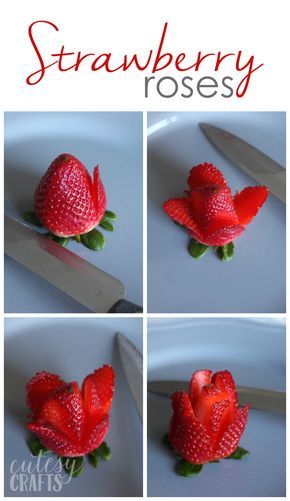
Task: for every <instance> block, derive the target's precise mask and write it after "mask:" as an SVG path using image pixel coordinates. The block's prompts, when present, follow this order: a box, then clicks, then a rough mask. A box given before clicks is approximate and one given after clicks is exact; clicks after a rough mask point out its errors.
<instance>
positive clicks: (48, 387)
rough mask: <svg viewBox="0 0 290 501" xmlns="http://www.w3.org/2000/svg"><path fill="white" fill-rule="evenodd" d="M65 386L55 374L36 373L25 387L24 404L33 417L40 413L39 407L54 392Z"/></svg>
mask: <svg viewBox="0 0 290 501" xmlns="http://www.w3.org/2000/svg"><path fill="white" fill-rule="evenodd" d="M64 385H65V382H64V381H62V379H60V377H59V376H58V375H57V374H51V373H50V372H46V371H43V372H37V373H36V374H35V376H34V377H33V378H32V379H30V381H29V382H28V384H27V385H26V403H27V406H28V407H29V408H30V409H31V410H32V412H33V414H34V416H37V414H38V413H39V412H40V410H41V407H42V405H43V403H44V401H45V400H46V398H48V397H49V396H50V395H51V394H52V393H53V392H54V391H55V390H57V389H58V388H61V387H62V386H64Z"/></svg>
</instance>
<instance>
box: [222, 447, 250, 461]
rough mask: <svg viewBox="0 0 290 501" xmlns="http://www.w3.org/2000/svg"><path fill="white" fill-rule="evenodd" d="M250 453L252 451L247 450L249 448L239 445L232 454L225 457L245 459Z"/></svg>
mask: <svg viewBox="0 0 290 501" xmlns="http://www.w3.org/2000/svg"><path fill="white" fill-rule="evenodd" d="M248 454H250V452H249V451H247V449H244V448H243V447H240V446H238V447H237V448H236V450H235V451H234V452H233V453H232V454H231V455H230V456H228V457H227V458H225V459H238V460H241V459H243V457H245V456H248Z"/></svg>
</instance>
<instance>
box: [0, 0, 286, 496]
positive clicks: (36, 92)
mask: <svg viewBox="0 0 290 501" xmlns="http://www.w3.org/2000/svg"><path fill="white" fill-rule="evenodd" d="M287 4H288V2H287V1H286V0H285V1H284V0H271V1H268V0H264V1H262V0H243V1H242V2H238V1H234V0H198V1H195V0H179V1H177V0H175V1H170V0H155V1H150V0H146V1H137V0H135V1H133V0H115V1H112V0H111V1H109V0H107V1H104V0H102V1H100V0H91V1H89V0H81V1H78V2H75V1H72V0H71V1H68V0H57V1H56V0H49V1H48V0H45V1H40V0H38V1H35V0H24V1H22V0H19V1H16V0H10V1H6V2H5V12H4V15H2V16H1V18H2V28H1V38H2V40H1V49H2V56H1V63H2V64H1V66H2V68H1V70H2V71H1V73H2V78H1V87H2V89H1V97H0V99H1V110H2V111H4V110H6V111H8V110H9V111H12V110H15V111H21V110H27V111H33V110H74V111H76V110H83V111H84V110H91V111H98V110H105V111H106V110H114V111H118V110H120V111H121V110H126V111H129V110H144V111H146V110H191V111H194V110H213V111H215V110H223V111H225V110H241V111H242V110H247V111H254V110H268V111H270V110H273V111H274V110H275V111H285V110H287V109H288V104H287V103H288V94H289V79H288V76H287V74H288V66H289V56H288V52H289V49H288V51H287V44H288V36H287V34H288V33H289V16H288V15H287ZM2 10H4V2H2ZM38 19H47V20H50V21H51V22H53V23H55V24H56V25H57V26H58V27H59V30H60V31H59V33H55V32H54V31H53V30H50V29H46V30H45V29H43V28H42V33H43V35H41V44H40V45H41V50H42V52H45V53H50V52H54V51H55V50H56V49H59V47H60V45H61V44H62V43H64V45H65V46H66V48H67V49H69V50H74V51H78V50H83V51H85V52H91V51H92V52H96V54H98V53H101V52H106V51H110V52H113V53H114V57H116V61H117V62H118V61H119V57H121V56H122V55H124V54H125V53H129V54H131V53H133V52H137V53H141V51H143V50H146V51H149V50H150V49H151V48H153V47H154V48H155V49H156V47H157V45H158V43H159V40H160V36H161V32H162V27H163V24H164V22H166V21H168V22H169V28H168V33H167V42H166V44H165V48H166V49H168V50H170V51H171V52H174V53H176V54H178V53H179V52H186V53H188V54H190V53H192V54H193V55H196V53H197V52H198V51H199V50H202V51H208V52H211V51H213V52H215V51H218V50H221V51H225V52H232V51H233V52H236V51H238V50H240V49H242V50H244V51H247V53H248V54H249V55H251V54H254V55H255V58H256V61H257V62H258V63H259V64H260V63H261V62H263V63H264V66H263V68H262V69H260V70H258V71H257V72H256V73H254V75H253V77H252V81H251V84H250V88H249V90H248V92H247V94H246V96H245V97H244V98H242V99H235V98H232V99H223V98H218V97H215V98H212V99H202V98H200V97H199V96H198V95H197V93H195V94H194V96H193V97H192V98H190V99H184V98H181V97H174V98H172V99H161V98H160V97H158V96H157V95H155V97H154V98H151V99H147V100H146V99H145V98H144V76H145V74H142V73H139V72H136V71H132V70H129V71H128V72H126V73H122V72H117V73H114V74H110V75H107V74H105V73H104V72H103V71H102V72H96V73H92V72H90V71H89V70H88V69H87V68H88V66H84V68H86V69H82V70H80V71H78V72H77V73H75V72H67V73H61V74H60V73H59V72H57V71H55V67H52V68H50V69H49V70H48V73H47V75H46V77H45V78H44V80H43V81H42V82H41V83H40V84H38V85H36V86H27V85H26V83H25V79H26V77H27V75H28V74H30V73H31V72H32V71H33V70H35V69H36V68H37V66H36V65H37V64H38V63H37V60H36V56H35V54H34V51H33V49H32V47H31V44H30V42H29V40H28V35H27V29H28V25H29V24H30V23H31V22H33V21H35V20H38ZM45 31H46V32H47V34H46V35H44V33H45ZM288 47H289V45H288ZM146 53H147V52H146ZM229 72H232V66H231V65H230V67H227V66H226V65H225V74H227V73H229ZM146 74H147V72H146ZM165 74H171V75H172V74H173V73H171V71H170V72H169V71H166V72H160V74H159V75H160V76H164V75H165ZM193 76H194V77H195V75H193ZM200 76H203V75H202V74H201V75H200ZM2 122H3V121H2ZM1 125H2V124H1ZM1 137H3V134H1ZM1 154H2V148H1ZM144 154H145V153H144ZM2 156H3V155H2ZM145 156H146V155H145ZM144 159H145V158H144ZM2 164H3V162H2ZM145 179H146V172H145V173H144V180H145ZM15 182H17V180H15ZM144 190H146V182H145V183H144ZM1 196H2V200H3V183H2V184H1ZM144 208H146V198H145V197H144ZM144 222H146V214H145V216H144ZM145 227H146V226H145V225H144V228H145ZM2 229H3V224H2V218H1V230H2ZM144 232H145V230H144ZM2 235H3V231H2ZM144 237H145V238H144V246H146V235H145V233H144ZM1 243H2V245H3V239H2V242H1ZM144 248H145V247H144ZM1 254H3V253H1ZM144 273H146V266H145V268H144ZM2 282H3V280H2ZM2 285H3V284H2ZM145 293H146V287H145ZM2 312H3V287H2ZM2 317H3V315H2ZM144 345H145V346H144V348H145V349H146V339H145V341H144ZM145 349H144V352H146V350H145ZM1 350H2V363H3V343H2V344H1ZM144 363H146V355H145V357H144ZM1 373H2V371H1ZM2 388H3V385H2V384H1V392H2ZM1 422H2V423H3V416H1ZM144 425H145V426H144V430H145V432H146V423H144ZM1 440H2V439H1ZM144 442H145V441H144ZM145 453H146V447H145V448H144V454H145ZM144 465H145V466H144V471H145V472H146V463H145V462H144ZM1 477H2V478H3V476H1ZM145 493H146V492H145ZM11 499H12V498H11Z"/></svg>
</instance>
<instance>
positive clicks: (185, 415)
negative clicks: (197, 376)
mask: <svg viewBox="0 0 290 501" xmlns="http://www.w3.org/2000/svg"><path fill="white" fill-rule="evenodd" d="M175 404H176V402H175ZM169 440H170V443H171V445H172V447H173V448H174V449H175V450H176V452H177V453H178V454H179V455H180V456H181V457H182V458H183V459H185V460H186V461H189V462H190V463H195V464H202V463H207V462H208V461H210V460H211V457H212V455H213V451H212V445H211V437H210V436H209V435H208V433H207V431H206V429H205V427H204V426H203V424H201V423H200V422H199V421H198V420H197V419H196V417H195V415H194V413H193V410H192V407H191V403H190V400H189V397H188V395H187V393H185V392H182V393H180V397H179V405H178V406H177V408H176V410H175V412H174V414H173V418H172V421H171V425H170V431H169Z"/></svg>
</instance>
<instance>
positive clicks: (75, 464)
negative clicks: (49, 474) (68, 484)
mask: <svg viewBox="0 0 290 501" xmlns="http://www.w3.org/2000/svg"><path fill="white" fill-rule="evenodd" d="M60 459H61V463H62V466H63V469H64V471H65V472H66V473H67V474H68V475H70V476H71V477H72V478H76V477H79V476H80V475H81V473H82V472H83V471H84V468H85V458H84V456H77V457H67V458H66V457H63V456H62V457H61V458H60Z"/></svg>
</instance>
